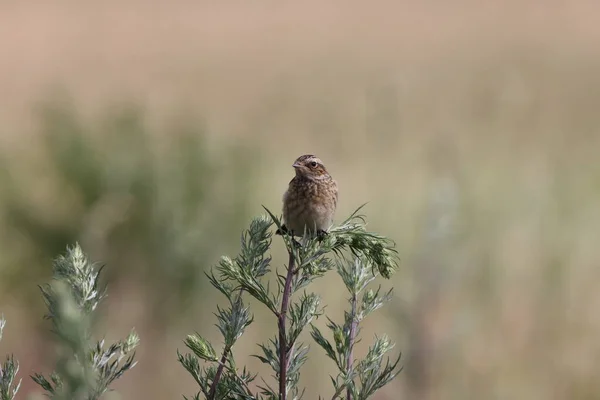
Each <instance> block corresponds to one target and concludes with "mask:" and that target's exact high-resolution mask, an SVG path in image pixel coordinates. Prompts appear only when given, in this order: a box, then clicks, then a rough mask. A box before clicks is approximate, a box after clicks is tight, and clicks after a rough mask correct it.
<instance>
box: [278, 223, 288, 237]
mask: <svg viewBox="0 0 600 400" xmlns="http://www.w3.org/2000/svg"><path fill="white" fill-rule="evenodd" d="M287 233H289V231H288V228H287V227H286V226H285V224H284V225H281V228H279V229H277V230H276V231H275V234H276V235H282V236H283V235H285V234H287Z"/></svg>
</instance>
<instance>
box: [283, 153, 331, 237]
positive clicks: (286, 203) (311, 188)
mask: <svg viewBox="0 0 600 400" xmlns="http://www.w3.org/2000/svg"><path fill="white" fill-rule="evenodd" d="M292 167H294V169H295V171H296V176H294V178H293V179H292V180H291V181H290V183H289V186H288V189H287V190H286V192H285V193H284V195H283V224H282V226H281V229H278V230H277V232H276V233H277V234H280V235H281V234H284V233H290V234H291V235H292V236H304V233H305V231H306V233H307V234H309V235H311V236H314V235H315V234H316V235H317V238H318V239H319V240H320V241H321V240H323V238H324V237H325V235H326V234H327V231H328V229H329V228H330V227H331V225H332V224H333V217H334V215H335V209H336V207H337V202H338V186H337V182H336V181H335V180H334V179H333V178H332V177H331V175H329V172H327V169H326V168H325V165H324V164H323V161H321V160H320V159H319V158H318V157H317V156H315V155H313V154H305V155H303V156H300V157H298V158H297V159H296V161H295V162H294V164H293V165H292Z"/></svg>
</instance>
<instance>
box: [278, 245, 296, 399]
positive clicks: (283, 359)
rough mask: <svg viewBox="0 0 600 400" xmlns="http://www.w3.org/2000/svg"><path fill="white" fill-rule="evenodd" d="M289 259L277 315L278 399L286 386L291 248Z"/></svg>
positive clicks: (292, 270) (293, 270) (291, 275)
mask: <svg viewBox="0 0 600 400" xmlns="http://www.w3.org/2000/svg"><path fill="white" fill-rule="evenodd" d="M288 253H289V256H290V257H289V261H288V269H287V275H286V277H285V286H284V288H283V297H282V299H281V310H280V312H279V315H278V326H279V399H280V400H285V399H286V397H287V396H286V394H287V393H286V387H287V369H288V350H289V349H288V343H287V338H286V332H285V320H286V317H287V311H288V306H289V303H290V296H291V295H292V293H291V292H292V277H293V276H294V272H295V269H296V266H295V264H296V259H295V258H294V251H293V249H290V250H289V252H288Z"/></svg>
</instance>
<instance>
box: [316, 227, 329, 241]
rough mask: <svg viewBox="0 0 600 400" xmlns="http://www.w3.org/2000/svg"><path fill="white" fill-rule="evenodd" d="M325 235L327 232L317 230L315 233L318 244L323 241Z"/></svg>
mask: <svg viewBox="0 0 600 400" xmlns="http://www.w3.org/2000/svg"><path fill="white" fill-rule="evenodd" d="M327 235H329V232H327V231H324V230H323V229H319V230H318V231H317V240H318V241H319V242H322V241H323V239H325V236H327Z"/></svg>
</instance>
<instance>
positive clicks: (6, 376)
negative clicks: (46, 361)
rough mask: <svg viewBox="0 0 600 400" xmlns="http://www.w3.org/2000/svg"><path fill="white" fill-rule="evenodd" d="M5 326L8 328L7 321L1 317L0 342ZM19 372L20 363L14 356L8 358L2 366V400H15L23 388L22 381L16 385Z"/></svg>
mask: <svg viewBox="0 0 600 400" xmlns="http://www.w3.org/2000/svg"><path fill="white" fill-rule="evenodd" d="M4 326H6V320H5V319H4V316H2V317H0V340H1V339H2V332H3V330H4ZM18 372H19V362H18V361H17V360H15V357H14V356H13V355H12V354H11V355H8V356H6V361H4V363H1V364H0V400H14V398H15V396H16V395H17V392H18V391H19V387H20V386H21V380H20V379H19V383H17V384H16V385H15V379H16V377H17V373H18Z"/></svg>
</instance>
